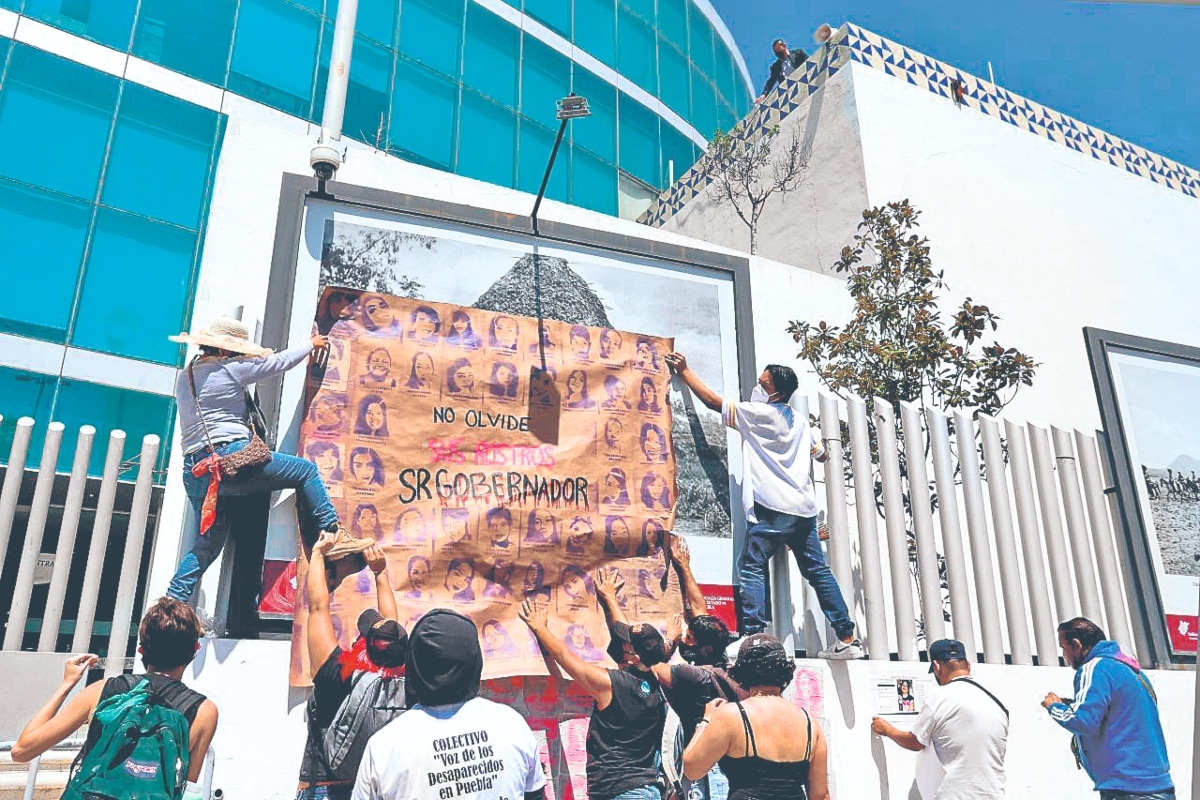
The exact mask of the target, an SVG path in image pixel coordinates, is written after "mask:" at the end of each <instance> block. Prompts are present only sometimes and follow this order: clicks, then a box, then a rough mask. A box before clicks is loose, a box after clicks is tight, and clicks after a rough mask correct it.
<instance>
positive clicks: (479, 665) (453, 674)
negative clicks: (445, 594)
mask: <svg viewBox="0 0 1200 800" xmlns="http://www.w3.org/2000/svg"><path fill="white" fill-rule="evenodd" d="M405 674H406V677H407V681H406V682H405V695H406V698H407V700H408V704H409V706H410V707H411V706H413V705H415V704H417V703H420V704H421V705H423V706H446V705H451V704H453V703H462V702H465V701H467V700H470V699H472V698H473V697H475V696H476V695H478V694H479V676H480V675H482V674H483V651H482V650H481V649H480V647H479V632H478V630H477V629H476V628H475V623H474V622H472V621H471V620H469V619H468V618H466V617H464V616H463V615H462V614H459V613H457V612H454V611H449V610H447V609H444V608H435V609H434V610H433V611H430V612H429V613H428V614H426V615H425V616H423V617H421V619H420V620H419V621H418V622H417V624H416V625H415V626H414V627H413V630H412V633H411V634H410V635H409V639H408V661H407V662H406V669H405Z"/></svg>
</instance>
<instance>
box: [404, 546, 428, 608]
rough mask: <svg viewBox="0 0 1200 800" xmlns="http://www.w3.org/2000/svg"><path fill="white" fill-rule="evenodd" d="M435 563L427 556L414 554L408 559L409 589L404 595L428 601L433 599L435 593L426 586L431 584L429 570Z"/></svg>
mask: <svg viewBox="0 0 1200 800" xmlns="http://www.w3.org/2000/svg"><path fill="white" fill-rule="evenodd" d="M432 569H433V564H432V563H430V561H429V559H428V558H426V557H425V556H413V557H412V558H410V559H409V560H408V591H407V592H405V593H404V596H405V597H406V598H407V599H409V600H417V601H419V602H422V603H427V602H429V601H430V600H432V599H433V594H432V593H431V592H430V591H429V590H428V589H426V588H425V587H426V586H428V585H429V572H430V570H432Z"/></svg>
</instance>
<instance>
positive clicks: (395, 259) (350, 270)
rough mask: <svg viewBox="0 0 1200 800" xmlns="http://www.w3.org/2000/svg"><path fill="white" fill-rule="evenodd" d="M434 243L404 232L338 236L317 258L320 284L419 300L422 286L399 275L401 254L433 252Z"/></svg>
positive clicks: (372, 232)
mask: <svg viewBox="0 0 1200 800" xmlns="http://www.w3.org/2000/svg"><path fill="white" fill-rule="evenodd" d="M436 244H437V240H436V239H435V238H433V237H432V236H424V235H421V234H416V233H407V232H404V231H387V230H378V229H363V230H360V231H355V232H353V233H349V234H347V233H338V234H337V235H336V236H335V237H334V238H333V240H332V241H329V242H326V244H325V252H324V253H323V254H322V256H321V285H322V286H348V287H350V288H353V289H362V290H364V291H369V292H383V293H384V294H391V295H397V296H400V297H420V296H421V291H422V289H423V288H424V286H423V284H422V283H421V282H420V281H419V280H417V279H416V278H415V277H412V276H410V275H405V274H400V273H398V272H397V268H398V267H399V266H400V262H401V259H402V257H403V256H404V255H406V254H408V253H409V252H411V251H413V250H418V249H421V250H433V249H434V247H435V246H436Z"/></svg>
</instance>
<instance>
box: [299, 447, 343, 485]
mask: <svg viewBox="0 0 1200 800" xmlns="http://www.w3.org/2000/svg"><path fill="white" fill-rule="evenodd" d="M304 455H306V456H308V460H309V461H311V462H313V463H314V464H316V465H317V472H318V473H320V475H321V480H323V481H324V482H325V483H337V482H338V481H340V480H342V478H344V477H346V476H345V473H344V472H342V454H341V452H339V451H338V446H337V445H336V444H334V443H333V442H313V443H312V444H310V445H309V446H308V449H306V450H305V451H304Z"/></svg>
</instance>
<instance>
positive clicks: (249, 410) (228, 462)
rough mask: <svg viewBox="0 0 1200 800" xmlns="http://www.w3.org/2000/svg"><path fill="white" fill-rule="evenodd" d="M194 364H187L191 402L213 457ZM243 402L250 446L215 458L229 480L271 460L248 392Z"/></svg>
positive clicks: (262, 424) (264, 429)
mask: <svg viewBox="0 0 1200 800" xmlns="http://www.w3.org/2000/svg"><path fill="white" fill-rule="evenodd" d="M195 363H196V362H195V361H192V362H191V363H190V364H188V368H187V370H188V385H189V386H190V387H191V390H192V401H193V402H195V404H196V416H197V417H199V418H200V427H201V428H202V429H203V430H204V442H205V445H206V446H207V447H208V452H209V453H211V454H212V455H214V456H215V455H217V448H215V447H213V443H212V437H211V436H210V435H209V432H208V423H207V422H205V420H204V409H203V408H201V407H200V395H199V394H198V393H197V392H196V376H195V375H194V374H193V372H192V367H193V366H194V365H195ZM221 369H224V370H225V371H226V372H229V370H228V369H226V368H225V366H224V365H221ZM231 377H232V375H231ZM245 400H246V427H247V428H249V429H250V444H248V445H246V446H245V447H243V448H242V449H241V450H238V451H237V452H236V453H230V454H229V455H227V456H218V457H217V460H218V461H219V462H220V465H221V474H222V475H224V476H226V477H229V478H236V477H237V474H238V473H239V472H241V471H242V470H245V469H250V468H251V467H259V466H262V465H263V464H266V463H267V462H269V461H270V460H271V448H269V447H267V443H266V442H265V441H263V438H262V437H263V436H265V435H266V432H267V426H266V421H265V420H264V419H263V416H262V412H261V411H260V410H259V409H258V405H257V404H256V403H255V402H254V398H252V397H251V396H250V392H249V391H248V390H247V391H246V392H245Z"/></svg>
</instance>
